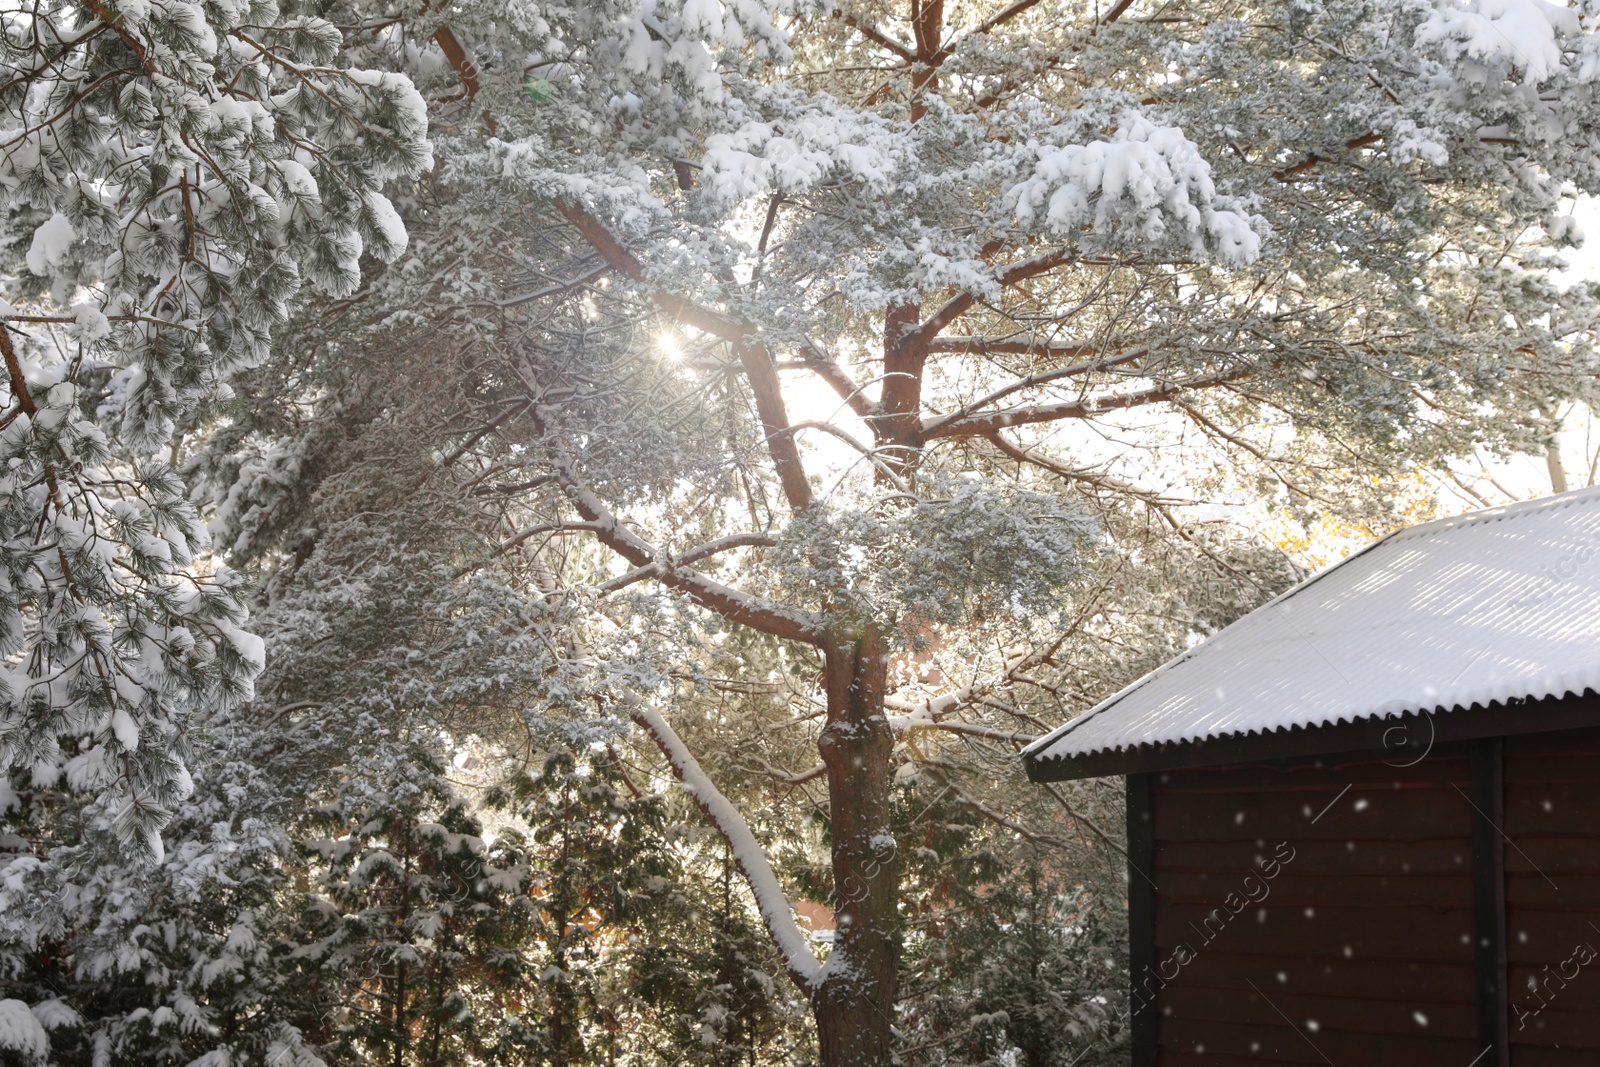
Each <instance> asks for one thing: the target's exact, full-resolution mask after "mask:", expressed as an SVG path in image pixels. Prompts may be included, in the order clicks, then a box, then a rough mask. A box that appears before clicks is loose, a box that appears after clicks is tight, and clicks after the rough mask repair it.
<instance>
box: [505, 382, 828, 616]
mask: <svg viewBox="0 0 1600 1067" xmlns="http://www.w3.org/2000/svg"><path fill="white" fill-rule="evenodd" d="M535 417H536V419H537V421H538V424H539V425H541V426H542V425H543V419H542V417H539V416H538V412H537V410H536V411H535ZM551 465H552V466H553V467H554V468H555V472H556V478H557V480H558V481H559V482H560V483H561V486H562V488H563V489H564V490H565V491H566V495H567V499H568V500H569V501H571V503H572V505H573V507H574V508H575V509H576V510H577V512H578V514H579V515H580V516H582V518H583V520H584V521H583V522H582V523H566V524H564V525H565V526H566V527H568V528H571V527H581V528H583V529H586V530H589V531H591V532H592V533H594V535H595V537H596V538H598V539H599V541H600V543H601V544H603V545H605V546H606V547H607V548H609V549H611V551H613V552H615V553H616V554H617V555H619V556H621V557H622V558H623V559H625V560H627V561H628V562H629V563H631V564H633V566H634V567H636V568H639V569H641V570H642V569H645V568H649V569H650V572H651V573H650V575H649V576H650V577H653V578H655V579H656V580H657V581H658V582H660V583H661V584H662V585H665V586H667V587H668V588H670V589H676V590H677V591H678V592H680V593H683V594H685V595H686V596H688V597H689V599H690V600H693V601H694V602H695V603H696V604H699V605H700V606H701V607H703V608H706V609H707V610H709V611H714V612H716V613H717V614H718V615H721V616H722V617H723V618H725V619H727V620H728V621H730V622H736V623H738V624H740V625H741V626H748V627H750V628H751V629H752V630H757V631H760V632H761V633H764V634H769V635H771V636H773V637H780V638H783V639H784V640H787V641H801V642H804V643H806V644H809V645H818V644H820V643H821V641H822V636H821V627H820V626H819V625H818V624H817V622H816V620H815V619H812V618H811V617H810V616H808V615H805V614H803V613H801V612H798V611H795V610H793V609H791V608H786V607H784V606H782V605H780V604H772V603H769V602H767V601H765V600H762V599H761V598H759V597H755V596H752V595H750V594H749V593H746V592H743V591H741V590H738V589H734V588H732V587H731V586H726V585H723V584H722V583H721V582H717V581H713V580H712V579H711V578H708V577H706V576H705V575H704V574H701V573H700V572H699V571H695V570H690V569H688V568H687V567H684V566H680V565H678V564H677V563H676V562H674V561H673V560H672V559H671V558H670V557H668V556H667V555H666V554H665V553H662V552H660V551H659V550H657V549H656V547H655V546H654V545H652V544H651V543H650V542H648V541H646V540H645V539H644V538H642V537H640V536H639V535H638V534H636V533H634V532H633V531H632V530H630V529H628V527H627V526H625V525H623V523H621V522H619V521H618V519H617V517H616V516H615V515H614V514H612V512H611V509H610V508H608V507H606V505H605V502H604V501H602V500H601V499H600V498H599V497H598V496H596V495H595V493H594V490H592V489H590V488H589V486H588V485H587V484H586V483H585V482H584V481H583V479H582V478H580V477H579V476H578V472H577V469H576V468H574V467H573V465H572V463H571V462H570V461H568V460H567V459H565V458H564V457H562V456H560V455H558V454H556V455H552V460H551ZM641 577H642V576H641Z"/></svg>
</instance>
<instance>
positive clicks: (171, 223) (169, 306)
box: [0, 0, 430, 850]
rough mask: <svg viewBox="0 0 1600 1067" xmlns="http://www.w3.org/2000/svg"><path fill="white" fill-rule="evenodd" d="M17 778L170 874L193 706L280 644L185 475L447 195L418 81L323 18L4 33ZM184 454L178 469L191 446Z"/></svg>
mask: <svg viewBox="0 0 1600 1067" xmlns="http://www.w3.org/2000/svg"><path fill="white" fill-rule="evenodd" d="M0 25H3V34H0V69H3V70H4V80H3V82H0V185H3V186H4V190H5V192H4V195H5V203H6V210H5V212H4V213H3V216H0V218H3V221H0V227H3V237H4V239H3V242H0V244H3V246H4V248H5V251H4V253H3V254H0V356H3V357H4V363H5V369H6V383H5V403H4V407H3V409H0V460H3V462H4V464H5V471H4V474H3V476H0V546H3V548H0V648H3V653H4V655H5V657H6V659H5V666H6V676H5V678H4V682H3V685H0V691H3V692H0V706H3V708H4V712H3V718H4V724H3V726H0V762H3V763H4V765H5V766H6V767H22V768H26V769H28V770H29V771H31V772H32V773H33V775H34V779H35V780H36V781H38V782H40V783H42V784H50V783H53V782H55V781H56V780H58V779H60V778H62V777H63V775H64V776H65V780H66V782H67V783H68V784H69V785H70V786H71V787H72V788H74V789H83V790H89V791H92V792H97V793H101V794H102V795H103V797H104V804H103V806H102V808H101V809H100V810H99V812H98V814H97V815H96V816H95V817H98V818H101V819H105V820H109V821H110V822H111V823H113V824H114V825H115V826H116V828H117V832H118V835H119V836H120V837H121V838H122V839H124V840H125V841H134V842H137V843H138V844H139V846H140V847H144V848H148V849H155V850H158V847H159V843H160V838H159V836H158V830H159V828H160V826H161V824H162V822H163V820H164V819H165V817H166V813H167V811H168V809H169V807H170V805H171V804H172V803H173V801H174V800H175V799H177V798H179V797H181V796H182V795H183V794H184V793H185V792H186V791H187V789H188V788H189V775H188V772H187V771H186V770H185V769H184V759H185V749H184V746H185V731H186V723H187V721H188V718H189V716H190V714H191V713H192V712H193V711H194V709H196V708H197V707H218V706H224V705H226V704H229V703H231V702H236V701H238V700H240V699H242V698H246V697H248V696H249V694H250V686H251V679H252V678H253V677H254V675H255V674H256V672H257V671H258V670H259V669H260V667H261V645H260V642H259V641H257V640H256V639H254V638H253V637H251V636H249V635H248V634H247V633H246V632H245V631H243V630H241V629H240V628H239V624H240V623H241V622H242V620H243V617H244V611H243V608H242V606H241V603H240V599H239V589H240V583H239V579H238V578H237V577H236V576H234V575H232V574H231V573H229V572H228V571H226V570H222V569H217V568H214V567H213V566H212V565H211V564H210V563H209V562H207V561H206V560H205V559H204V558H203V550H204V547H205V545H206V537H205V531H204V529H203V527H202V525H201V522H200V519H199V517H198V515H197V514H196V511H195V509H194V508H193V507H192V506H191V504H190V503H189V501H188V499H187V497H186V493H185V490H184V487H183V484H182V482H181V481H180V479H179V478H178V477H177V475H176V474H175V473H174V471H173V470H172V467H171V460H172V458H173V454H174V453H175V452H176V451H177V448H176V446H175V445H174V444H173V439H174V436H175V434H177V433H179V432H180V431H181V430H182V429H183V428H185V427H187V426H191V425H193V416H194V414H195V413H196V411H197V409H198V408H200V407H201V406H203V405H214V404H216V403H217V402H220V401H224V400H225V399H226V398H227V396H228V387H227V385H226V380H227V378H228V377H229V376H230V374H232V373H233V372H234V371H236V370H237V369H239V368H241V367H244V366H248V365H249V364H251V363H253V362H255V361H257V360H259V359H260V358H261V357H262V355H263V354H264V352H265V351H266V346H267V344H268V341H269V334H270V331H271V330H272V329H273V327H274V326H275V325H278V324H280V323H281V322H282V321H283V319H284V317H285V316H286V314H287V311H288V306H289V303H290V301H291V300H292V298H293V297H294V295H295V293H296V292H297V291H298V290H299V289H300V287H301V284H302V282H303V281H309V282H311V283H313V284H314V285H316V286H318V287H320V288H322V289H324V290H325V291H328V292H332V293H338V294H346V293H348V292H350V291H351V290H352V289H354V288H355V286H356V284H357V282H358V280H359V276H360V270H359V262H358V261H359V259H360V257H361V255H362V253H363V250H365V251H367V252H369V253H371V254H373V255H375V256H378V257H392V256H394V255H395V254H397V253H398V252H400V251H401V250H402V249H403V248H404V247H405V241H406V237H405V231H404V227H403V226H402V225H401V223H400V221H399V218H398V216H397V214H396V213H395V211H394V209H393V207H392V206H391V204H390V203H389V201H388V200H387V199H386V198H385V196H384V194H383V192H382V189H383V187H384V185H385V183H387V182H389V181H391V180H393V179H397V178H403V177H411V176H415V175H417V174H419V173H421V172H422V171H424V170H425V169H426V168H427V167H428V165H429V160H430V156H429V153H430V148H429V144H428V141H427V140H426V123H427V116H426V113H425V110H424V107H423V104H422V101H421V98H420V97H419V96H418V95H417V93H416V92H415V90H414V89H413V88H412V87H411V84H410V82H409V81H408V80H407V79H406V78H405V77H404V76H403V75H400V74H396V73H394V72H391V71H382V70H372V69H361V68H356V67H353V66H351V65H350V64H349V62H348V60H347V58H346V57H344V56H343V55H342V53H341V46H342V40H343V38H342V34H341V33H340V31H339V29H338V28H337V27H335V26H334V25H332V24H331V23H329V22H327V21H326V20H324V19H321V18H318V17H315V16H314V15H309V14H303V13H298V12H293V13H291V12H285V11H281V10H280V9H279V8H278V6H277V5H276V4H273V3H271V2H261V3H250V4H203V3H190V2H187V0H179V2H176V3H163V4H156V5H151V4H144V3H134V2H127V3H119V2H116V0H83V2H76V0H64V2H49V3H45V4H40V5H32V6H30V7H27V8H17V9H15V10H8V11H6V12H5V13H3V14H0ZM169 446H171V447H170V448H169Z"/></svg>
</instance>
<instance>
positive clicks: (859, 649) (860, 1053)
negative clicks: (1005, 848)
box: [812, 625, 899, 1067]
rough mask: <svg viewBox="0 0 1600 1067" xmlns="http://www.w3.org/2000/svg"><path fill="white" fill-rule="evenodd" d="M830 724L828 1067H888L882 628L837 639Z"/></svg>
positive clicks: (826, 752)
mask: <svg viewBox="0 0 1600 1067" xmlns="http://www.w3.org/2000/svg"><path fill="white" fill-rule="evenodd" d="M823 651H824V667H825V673H826V680H827V694H828V721H827V725H826V726H825V727H823V730H822V737H821V739H820V741H819V742H818V748H819V749H820V750H821V752H822V761H823V763H824V764H825V765H826V766H827V769H828V809H829V815H830V818H831V821H832V827H833V882H834V892H835V915H834V922H835V927H834V943H833V955H832V957H831V958H830V959H829V961H828V966H827V969H826V971H825V972H824V974H825V977H824V979H823V981H822V983H821V985H820V986H819V987H818V988H817V990H816V992H815V993H814V994H813V995H812V1008H813V1011H814V1013H815V1015H816V1021H817V1040H818V1046H819V1049H818V1051H819V1052H820V1054H821V1060H822V1063H823V1065H824V1067H887V1065H888V1064H889V1062H890V1057H891V1042H892V1040H893V1038H892V1035H891V1032H890V1022H891V1020H892V1019H893V1016H894V1004H895V995H896V992H897V980H898V974H899V909H898V906H897V895H898V888H899V878H898V863H897V857H896V855H895V845H894V838H893V836H892V835H891V832H890V826H889V781H890V777H889V753H890V750H891V749H892V748H893V746H894V738H893V736H892V735H891V733H890V731H889V723H888V721H887V720H886V719H885V718H884V714H883V696H884V679H885V674H886V669H887V657H886V655H885V650H884V645H883V639H882V636H881V635H880V634H879V633H878V631H877V630H876V628H874V627H872V626H870V625H869V626H867V627H864V628H863V629H862V630H861V631H860V632H858V633H854V634H849V635H845V636H840V637H832V636H830V638H829V639H828V641H827V643H826V646H825V648H824V650H823Z"/></svg>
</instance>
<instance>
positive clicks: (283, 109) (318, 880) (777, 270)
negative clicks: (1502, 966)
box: [0, 0, 1600, 1067]
mask: <svg viewBox="0 0 1600 1067" xmlns="http://www.w3.org/2000/svg"><path fill="white" fill-rule="evenodd" d="M0 20H3V28H4V36H3V40H0V60H3V69H0V187H3V190H4V198H5V205H4V206H5V211H4V213H3V222H0V249H3V251H0V297H3V299H0V355H3V357H4V361H5V369H6V378H5V385H4V387H3V389H4V392H3V407H0V456H3V465H0V656H3V661H0V759H3V761H4V762H3V768H0V770H3V777H0V806H3V820H4V826H3V827H0V1062H3V1063H4V1064H7V1065H18V1067H23V1065H29V1067H33V1065H43V1064H47V1063H48V1064H61V1065H74V1067H76V1065H84V1067H91V1065H92V1067H108V1065H112V1064H129V1065H152V1067H155V1065H160V1067H168V1065H170V1067H246V1065H253V1067H319V1065H326V1067H345V1065H349V1067H357V1065H362V1067H365V1065H374V1067H376V1065H380V1064H382V1065H388V1067H445V1065H469V1064H485V1065H489V1064H497V1065H498V1064H504V1065H550V1067H557V1065H559V1067H579V1065H602V1064H603V1065H608V1067H609V1065H669V1064H671V1065H677V1064H686V1065H706V1067H736V1065H796V1067H799V1065H807V1064H823V1065H826V1067H886V1065H889V1064H904V1065H907V1067H962V1065H971V1067H977V1065H997V1067H1000V1065H1003V1067H1072V1065H1077V1067H1105V1065H1110V1064H1125V1063H1126V1062H1127V1058H1128V1052H1127V1008H1128V999H1129V994H1128V985H1127V981H1128V979H1127V952H1128V950H1127V930H1126V925H1125V908H1126V892H1127V885H1126V877H1127V875H1126V868H1125V866H1124V863H1125V858H1124V847H1125V844H1124V840H1123V829H1122V825H1123V823H1122V819H1123V814H1122V804H1123V794H1122V787H1121V785H1120V782H1119V781H1117V780H1115V779H1102V780H1087V781H1081V782H1071V783H1063V784H1054V785H1052V784H1029V783H1028V782H1027V781H1026V780H1025V778H1024V776H1023V773H1022V770H1021V766H1020V763H1019V761H1018V758H1017V753H1018V750H1019V749H1020V748H1021V747H1022V746H1023V745H1024V744H1026V743H1027V742H1029V741H1031V740H1033V739H1034V738H1036V737H1038V736H1039V735H1041V734H1043V733H1045V732H1046V731H1047V730H1049V729H1051V728H1053V727H1054V726H1056V725H1058V724H1059V723H1061V722H1064V721H1066V720H1067V719H1069V718H1071V717H1072V716H1073V715H1076V714H1079V713H1081V712H1082V711H1084V710H1085V709H1087V708H1089V707H1090V706H1092V705H1094V704H1095V703H1096V702H1097V701H1098V700H1100V699H1101V698H1103V697H1105V696H1107V695H1109V694H1111V693H1113V692H1115V691H1117V690H1118V689H1119V688H1121V687H1122V686H1124V685H1126V684H1127V683H1128V682H1130V681H1132V680H1133V679H1135V678H1137V677H1139V676H1140V675H1142V674H1143V673H1145V672H1146V671H1148V670H1149V669H1151V668H1152V667H1154V666H1156V665H1157V664H1159V663H1161V662H1163V661H1164V660H1166V659H1168V658H1169V657H1171V656H1172V655H1174V654H1176V653H1178V652H1181V651H1183V650H1184V649H1185V648H1187V647H1190V646H1191V645H1193V644H1194V643H1195V642H1197V641H1199V640H1201V639H1202V638H1203V637H1205V636H1206V635H1207V634H1210V633H1213V632H1215V631H1216V630H1217V629H1219V628H1220V627H1222V626H1225V625H1227V624H1228V623H1229V622H1231V621H1233V620H1234V619H1236V618H1238V617H1239V616H1240V615H1242V614H1243V613H1245V612H1247V611H1249V610H1250V609H1252V608H1254V607H1256V606H1258V605H1260V604H1262V603H1264V602H1265V601H1266V600H1268V599H1270V598H1271V597H1272V596H1274V595H1276V594H1277V593H1279V592H1281V591H1283V590H1284V589H1286V588H1288V587H1289V586H1291V585H1292V584H1294V583H1295V582H1296V581H1298V580H1300V579H1301V578H1302V577H1304V576H1305V574H1306V573H1307V572H1308V569H1309V568H1311V567H1312V566H1314V565H1316V564H1317V563H1318V562H1320V561H1322V560H1321V557H1319V553H1326V552H1334V553H1337V552H1338V551H1339V550H1340V548H1339V546H1340V545H1348V544H1361V543H1365V541H1367V540H1370V539H1371V538H1372V537H1373V536H1376V535H1377V534H1379V533H1382V532H1384V531H1386V530H1389V529H1392V528H1395V527H1396V526H1398V525H1402V524H1404V523H1406V522H1408V521H1414V520H1415V519H1416V518H1418V517H1426V516H1427V515H1430V514H1433V513H1435V512H1437V511H1438V510H1439V509H1441V508H1443V509H1448V508H1450V507H1456V508H1458V509H1459V508H1460V507H1463V506H1467V504H1470V503H1471V502H1473V501H1481V500H1483V499H1485V498H1486V494H1488V495H1495V494H1503V493H1506V492H1508V490H1507V489H1506V488H1505V487H1504V486H1503V485H1496V484H1492V480H1491V481H1486V480H1484V479H1483V478H1481V477H1480V474H1481V472H1482V470H1483V468H1484V465H1485V464H1486V463H1493V462H1498V461H1499V459H1498V458H1504V457H1513V456H1519V455H1520V456H1531V457H1535V458H1536V461H1537V463H1538V464H1540V466H1541V469H1542V467H1543V465H1544V464H1545V463H1546V461H1547V460H1548V466H1549V472H1550V474H1549V478H1548V479H1547V481H1546V483H1545V484H1543V485H1541V486H1538V487H1536V489H1535V490H1532V492H1546V491H1549V489H1550V488H1551V487H1552V485H1553V486H1554V487H1555V488H1564V487H1565V486H1566V485H1567V477H1568V475H1567V471H1566V469H1565V467H1564V466H1563V462H1562V456H1561V450H1560V435H1561V433H1562V430H1563V427H1564V426H1565V425H1567V423H1568V422H1569V421H1570V420H1571V419H1572V418H1576V417H1579V416H1581V415H1582V413H1584V412H1587V411H1588V410H1589V406H1590V405H1591V404H1592V403H1593V402H1594V400H1595V398H1594V396H1593V394H1594V393H1595V392H1596V391H1597V378H1596V371H1597V369H1600V368H1597V356H1596V349H1595V325H1596V319H1597V314H1600V283H1595V282H1592V281H1589V280H1585V279H1584V278H1583V277H1582V276H1581V273H1577V272H1574V271H1573V270H1571V269H1569V263H1570V262H1572V261H1574V255H1573V250H1574V249H1577V248H1579V247H1580V246H1581V244H1582V241H1583V233H1582V231H1581V228H1580V226H1579V224H1578V222H1577V221H1576V220H1575V217H1574V212H1575V211H1577V210H1578V208H1579V206H1580V205H1581V204H1582V203H1584V198H1585V197H1586V196H1590V195H1596V194H1600V3H1597V2H1596V0H1573V3H1572V4H1571V6H1564V5H1562V4H1555V3H1549V2H1546V0H1391V2H1389V3H1384V4H1373V3H1369V2H1367V0H1227V2H1225V3H1208V4H1202V3H1198V2H1196V0H1012V2H1009V3H1005V2H1001V0H494V2H480V0H451V2H449V3H436V2H433V0H409V2H399V3H395V2H391V0H5V2H4V3H3V5H0ZM1591 273H1592V272H1591ZM1575 413H1576V414H1575ZM1497 457H1498V458H1497ZM1594 475H1595V470H1594V467H1593V465H1586V464H1577V465H1575V466H1574V467H1573V475H1572V477H1573V478H1574V480H1575V483H1576V482H1580V481H1589V482H1592V481H1593V480H1594ZM1510 492H1511V493H1512V494H1513V495H1514V493H1515V492H1516V490H1515V488H1514V487H1513V488H1512V489H1511V490H1510ZM1497 498H1499V497H1497Z"/></svg>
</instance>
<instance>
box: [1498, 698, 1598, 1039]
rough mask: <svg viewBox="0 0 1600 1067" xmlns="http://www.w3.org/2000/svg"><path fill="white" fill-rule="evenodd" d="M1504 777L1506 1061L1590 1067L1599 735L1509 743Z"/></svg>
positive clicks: (1594, 1027) (1594, 1026)
mask: <svg viewBox="0 0 1600 1067" xmlns="http://www.w3.org/2000/svg"><path fill="white" fill-rule="evenodd" d="M1504 774H1505V832H1506V838H1507V840H1508V842H1510V843H1509V844H1508V845H1507V847H1506V850H1505V865H1506V957H1507V960H1506V962H1507V970H1508V975H1507V978H1508V981H1507V983H1506V999H1507V1001H1508V1007H1509V1011H1510V1015H1511V1021H1510V1027H1509V1029H1510V1035H1511V1049H1512V1055H1511V1062H1512V1065H1513V1067H1579V1065H1580V1064H1581V1065H1583V1067H1596V1065H1597V1064H1600V956H1595V958H1593V959H1590V960H1588V961H1587V963H1585V962H1584V959H1585V957H1587V956H1589V955H1590V954H1591V953H1593V952H1595V951H1596V950H1600V929H1597V928H1600V730H1583V731H1568V732H1564V733H1552V734H1528V735H1525V736H1522V737H1510V738H1507V739H1506V742H1505V771H1504ZM1574 974H1575V975H1576V976H1575V977H1566V976H1568V975H1574ZM1530 979H1531V980H1532V981H1533V982H1534V987H1533V988H1530V987H1529V981H1530Z"/></svg>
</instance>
